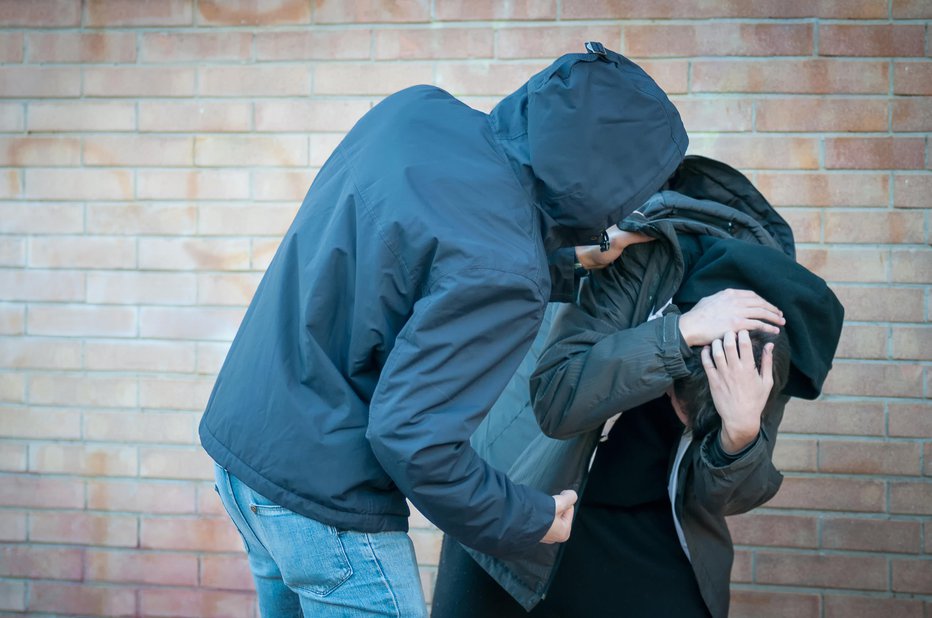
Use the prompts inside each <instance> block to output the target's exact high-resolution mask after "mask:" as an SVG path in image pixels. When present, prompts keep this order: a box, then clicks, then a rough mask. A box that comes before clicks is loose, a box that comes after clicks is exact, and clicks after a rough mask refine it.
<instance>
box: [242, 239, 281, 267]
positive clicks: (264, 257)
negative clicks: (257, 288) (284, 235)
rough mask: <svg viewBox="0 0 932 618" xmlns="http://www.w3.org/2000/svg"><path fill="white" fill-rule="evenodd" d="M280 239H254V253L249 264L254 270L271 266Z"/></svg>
mask: <svg viewBox="0 0 932 618" xmlns="http://www.w3.org/2000/svg"><path fill="white" fill-rule="evenodd" d="M280 242H281V240H280V239H277V238H276V239H274V240H267V241H260V240H254V241H253V243H252V255H250V258H249V265H250V267H252V269H253V270H261V271H264V270H266V269H267V268H268V267H269V263H270V262H271V261H272V257H273V256H274V255H275V252H276V251H277V250H278V245H279V244H280Z"/></svg>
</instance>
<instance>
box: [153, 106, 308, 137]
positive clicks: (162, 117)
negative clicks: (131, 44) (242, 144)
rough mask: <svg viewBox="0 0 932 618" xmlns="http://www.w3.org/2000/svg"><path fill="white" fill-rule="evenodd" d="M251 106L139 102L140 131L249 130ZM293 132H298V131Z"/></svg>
mask: <svg viewBox="0 0 932 618" xmlns="http://www.w3.org/2000/svg"><path fill="white" fill-rule="evenodd" d="M251 128H252V104H251V103H244V102H231V103H227V102H217V101H198V102H188V101H158V102H147V101H140V102H139V130H140V131H170V132H178V131H181V132H194V133H200V132H210V133H216V132H223V131H249V130H250V129H251ZM294 130H295V131H297V130H300V129H298V128H295V129H294Z"/></svg>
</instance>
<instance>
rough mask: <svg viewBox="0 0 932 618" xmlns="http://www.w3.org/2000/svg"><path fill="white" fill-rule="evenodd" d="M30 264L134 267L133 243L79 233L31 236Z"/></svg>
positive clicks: (73, 266)
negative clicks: (68, 235)
mask: <svg viewBox="0 0 932 618" xmlns="http://www.w3.org/2000/svg"><path fill="white" fill-rule="evenodd" d="M29 265H30V266H32V267H39V268H109V269H119V268H135V266H136V243H135V241H134V240H133V239H130V238H119V237H117V238H113V237H107V236H96V237H95V236H78V237H55V238H33V239H31V241H30V243H29Z"/></svg>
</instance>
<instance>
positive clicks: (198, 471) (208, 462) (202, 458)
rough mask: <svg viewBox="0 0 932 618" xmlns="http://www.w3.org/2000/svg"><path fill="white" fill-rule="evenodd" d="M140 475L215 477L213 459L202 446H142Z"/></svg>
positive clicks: (191, 478) (140, 451) (149, 476)
mask: <svg viewBox="0 0 932 618" xmlns="http://www.w3.org/2000/svg"><path fill="white" fill-rule="evenodd" d="M208 394H209V391H208ZM205 399H206V397H205ZM198 407H199V408H202V407H203V406H198ZM139 475H140V476H141V477H143V478H162V479H186V480H210V479H212V478H214V467H213V460H212V459H211V458H210V457H209V456H208V455H207V454H206V453H205V452H204V450H203V449H202V448H200V447H196V448H194V449H191V448H149V447H144V448H143V447H141V448H140V449H139Z"/></svg>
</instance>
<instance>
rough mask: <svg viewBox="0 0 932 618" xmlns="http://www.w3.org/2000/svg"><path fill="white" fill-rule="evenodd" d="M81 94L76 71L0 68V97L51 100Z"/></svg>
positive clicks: (49, 68) (23, 67)
mask: <svg viewBox="0 0 932 618" xmlns="http://www.w3.org/2000/svg"><path fill="white" fill-rule="evenodd" d="M80 94H81V73H80V71H79V70H78V69H71V68H67V69H65V68H51V67H36V66H28V67H26V66H21V67H18V66H3V67H0V97H9V98H17V99H20V98H30V97H34V98H53V97H76V96H78V95H80Z"/></svg>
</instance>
